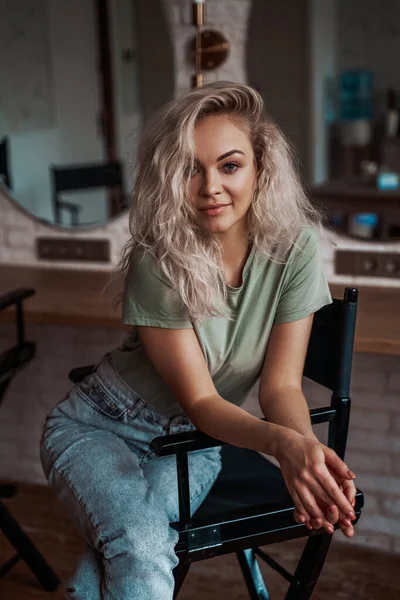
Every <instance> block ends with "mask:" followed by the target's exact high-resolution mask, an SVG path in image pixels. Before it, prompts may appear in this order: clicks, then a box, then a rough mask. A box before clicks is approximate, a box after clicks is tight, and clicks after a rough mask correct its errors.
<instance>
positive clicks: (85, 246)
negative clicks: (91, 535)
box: [0, 0, 400, 600]
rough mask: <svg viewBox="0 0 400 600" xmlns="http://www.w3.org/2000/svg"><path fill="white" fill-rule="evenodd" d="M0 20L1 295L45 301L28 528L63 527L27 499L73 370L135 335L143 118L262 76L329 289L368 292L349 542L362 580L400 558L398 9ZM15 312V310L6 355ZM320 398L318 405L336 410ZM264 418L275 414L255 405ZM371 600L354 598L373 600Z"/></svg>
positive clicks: (69, 2)
mask: <svg viewBox="0 0 400 600" xmlns="http://www.w3.org/2000/svg"><path fill="white" fill-rule="evenodd" d="M198 4H203V5H204V7H205V13H204V14H205V17H204V19H203V20H201V19H200V21H199V19H197V21H196V19H195V18H194V17H193V11H194V10H197V8H196V7H195V9H194V6H195V5H198ZM0 15H1V17H0V294H5V293H6V292H8V291H9V290H11V289H14V288H16V287H26V286H28V287H32V288H34V289H35V290H36V295H35V296H34V297H33V298H32V299H29V300H27V301H26V311H25V316H26V322H27V332H28V334H29V335H30V336H31V337H32V339H34V340H35V341H37V353H36V357H35V359H34V360H32V362H31V363H30V364H29V365H27V366H26V368H24V370H23V371H21V373H20V374H18V377H16V378H15V381H14V382H13V384H12V386H10V388H9V389H8V391H7V394H6V395H5V397H4V399H3V401H2V403H1V405H0V478H1V479H4V480H10V481H14V482H15V481H16V482H18V483H19V488H20V489H21V495H22V500H21V501H20V505H19V509H18V510H20V514H21V519H22V520H23V521H24V522H25V523H26V524H27V527H28V529H29V527H30V528H32V530H33V531H34V530H35V528H36V530H37V532H38V539H39V542H38V543H40V540H42V543H43V544H44V545H46V544H47V543H48V541H46V539H45V538H44V537H43V539H42V537H41V536H42V534H43V536H44V533H43V531H44V529H46V528H48V526H47V525H46V527H45V526H44V525H43V523H42V524H40V525H39V524H38V523H37V522H36V521H35V515H30V513H29V512H26V513H25V512H24V511H25V509H26V506H27V504H28V503H30V502H31V500H30V499H31V498H32V497H33V496H29V494H31V493H34V494H38V496H37V498H38V500H37V501H38V502H41V501H42V500H40V498H44V496H41V494H42V493H44V492H43V490H44V489H45V488H44V483H45V481H44V476H43V473H42V470H41V467H40V463H39V459H38V441H39V437H40V431H41V427H42V424H43V421H44V418H45V415H46V414H47V413H48V411H49V410H50V408H51V407H52V406H54V404H56V402H58V401H59V400H60V399H61V397H62V396H63V394H65V393H66V391H67V390H68V389H69V387H70V383H69V382H68V371H69V370H70V369H71V368H73V367H75V366H80V365H82V364H90V363H93V362H96V361H97V360H98V359H99V358H100V357H101V355H102V354H103V353H104V352H106V351H108V350H109V349H110V348H112V347H113V346H115V345H116V344H117V343H118V342H119V341H120V339H121V336H122V332H121V326H120V316H119V312H118V310H117V309H114V308H112V306H111V301H112V299H113V297H114V296H115V295H116V293H117V292H118V291H120V289H121V282H120V281H119V280H118V278H117V279H114V280H113V282H112V283H111V284H110V283H109V279H110V274H111V273H112V271H113V269H114V268H115V266H116V265H117V262H118V260H119V258H120V254H121V249H122V246H123V244H124V242H125V241H126V240H127V239H128V236H129V231H128V211H129V205H130V190H131V189H132V185H133V182H134V177H135V155H136V147H137V140H138V135H139V134H140V131H141V128H142V126H143V123H144V122H145V120H146V118H147V117H148V116H149V115H151V114H152V113H153V112H154V111H155V110H157V108H159V107H160V106H161V105H163V104H164V103H166V102H168V101H169V100H171V99H173V98H175V97H177V96H179V95H181V94H183V93H185V92H186V91H187V90H189V89H191V88H192V87H193V86H195V85H201V84H202V82H211V81H215V80H230V81H237V82H246V83H249V84H250V85H252V86H254V87H255V88H256V89H257V90H258V91H259V92H260V93H261V94H262V96H263V98H264V101H265V105H266V108H267V110H268V112H269V113H270V114H271V115H272V116H273V118H274V119H275V120H276V122H277V123H278V124H279V126H280V127H281V128H282V129H283V131H284V132H285V133H286V135H287V136H288V137H289V139H290V141H291V143H292V144H293V146H294V148H295V151H296V155H297V159H298V165H299V169H300V171H301V174H302V177H303V182H304V185H305V188H306V191H307V193H308V195H309V197H310V199H311V200H312V202H313V203H315V205H316V206H317V207H318V208H319V209H320V210H321V211H322V212H323V213H324V215H325V229H324V235H323V238H322V258H323V262H324V267H325V271H326V273H327V276H328V279H329V283H330V286H331V291H332V293H333V294H334V295H336V296H338V297H340V296H342V294H343V288H344V286H345V285H353V286H357V287H358V288H359V290H360V308H359V316H358V325H357V334H356V346H355V349H356V352H355V357H354V367H353V410H352V420H351V431H350V434H349V445H348V454H347V461H348V463H349V464H350V466H351V468H353V470H355V471H356V473H357V475H358V479H357V482H358V485H359V487H360V488H361V489H362V490H363V491H364V493H365V497H366V507H365V510H364V512H363V515H362V518H361V519H360V522H359V524H358V526H357V534H356V536H355V538H354V540H352V541H351V543H350V545H349V547H351V549H352V551H353V552H354V553H353V554H351V555H349V556H352V557H353V559H354V561H357V560H358V558H359V556H361V555H357V554H356V553H355V552H356V549H361V550H362V551H365V552H372V554H364V555H362V556H361V558H360V562H359V563H357V564H358V565H359V571H357V573H358V575H357V577H358V579H357V586H361V585H362V583H361V582H362V581H364V579H363V577H364V576H366V572H367V571H368V568H367V566H368V564H369V562H370V561H378V563H379V561H380V560H381V561H382V565H384V564H385V563H386V564H388V565H389V564H391V563H390V561H391V560H392V559H393V560H395V558H396V557H397V559H398V553H400V443H399V439H400V408H399V406H400V405H399V402H398V399H399V394H400V376H399V372H400V358H399V357H400V309H399V307H400V188H399V177H400V118H399V115H400V69H399V60H400V2H399V1H398V0H351V1H350V0H205V2H201V0H199V1H197V2H192V1H191V0H0ZM12 319H13V313H12V312H11V311H10V310H7V311H2V312H0V352H1V350H2V349H6V348H8V347H9V346H10V345H11V343H12V339H13V335H14V329H13V324H12ZM305 386H306V387H305V389H306V392H307V397H308V399H309V402H310V406H318V405H321V406H322V405H324V403H326V402H327V401H328V402H329V398H328V399H327V398H326V397H322V396H321V394H320V391H319V390H317V389H315V388H314V387H310V386H309V385H308V384H307V383H306V384H305ZM247 407H248V410H250V411H252V412H253V413H254V414H258V407H257V398H256V393H254V395H253V396H252V398H250V400H249V403H248V406H247ZM323 433H324V432H323ZM321 435H322V434H321ZM24 486H25V487H24ZM29 486H32V487H29ZM35 486H36V487H35ZM32 490H33V491H32ZM38 490H39V491H38ZM24 494H27V495H24ZM27 498H28V500H27ZM35 498H36V496H35ZM47 501H48V502H51V500H47V496H46V502H47ZM43 502H44V500H43ZM52 510H54V511H55V513H54V514H57V518H56V517H54V522H55V521H56V520H57V519H62V517H61V516H60V513H57V508H52ZM54 531H55V532H56V533H54V535H59V536H61V537H59V538H58V539H62V535H64V533H60V532H59V531H58V530H57V526H56V525H54ZM337 537H339V536H335V542H334V544H335V543H338V544H339V546H340V547H342V546H344V544H347V545H348V541H347V540H345V539H344V537H343V536H341V537H340V539H339V541H338V542H336V538H337ZM342 538H343V539H342ZM65 539H67V538H65ZM71 543H72V542H71ZM75 543H78V542H74V544H75ZM49 547H50V546H49ZM73 547H74V548H75V546H73ZM361 550H360V551H361ZM50 552H51V554H53V550H50ZM68 552H69V550H68ZM71 553H72V554H73V552H72V551H71ZM0 554H1V553H0ZM72 554H71V556H72ZM74 557H75V554H73V559H71V561H72V562H73V560H75V558H74ZM382 557H383V558H382ZM61 558H62V556H61V557H60V561H61ZM339 559H340V552H339V554H338V563H337V569H338V571H335V573H336V575H335V576H334V577H333V576H332V577H333V579H332V581H331V583H332V586H331V587H330V588H329V590H330V591H329V597H332V598H334V597H336V596H333V595H332V594H333V592H332V589H333V587H334V585H335V582H337V580H338V579H339V576H338V573H339V570H340V568H341V567H343V565H341V564H340V560H339ZM61 562H62V561H61ZM328 562H329V558H328ZM378 563H377V564H378ZM69 564H72V563H69ZM354 564H356V563H354ZM379 564H381V563H379ZM393 564H394V563H393ZM21 568H22V567H21ZM62 568H64V567H63V566H61V569H62ZM69 568H72V567H69ZM227 568H228V567H227ZM355 568H356V567H355ZM357 568H358V567H357ZM380 568H381V567H380ZM327 569H328V570H329V567H327ZM382 569H383V566H382ZM362 573H363V574H364V575H361V574H362ZM382 573H383V571H382ZM331 575H332V573H331ZM216 576H217V575H216V573H214V575H213V577H216ZM347 577H351V573H347ZM382 577H383V575H382ZM383 579H385V581H386V583H385V585H388V586H389V587H386V588H384V587H382V586H384V583H383V580H379V578H378V580H374V581H375V584H374V583H373V582H371V581H369V587H368V589H369V590H371V589H372V588H373V587H374V585H375V587H376V588H377V589H378V588H379V589H380V590H383V589H384V590H385V593H386V595H387V598H388V599H390V598H391V597H393V598H395V597H398V595H397V594H398V593H399V590H398V588H396V589H395V587H393V588H392V587H390V586H391V585H393V586H395V585H397V584H395V582H391V578H390V577H389V576H387V577H383ZM394 579H395V578H394ZM388 581H390V583H388ZM377 582H378V583H377ZM331 583H329V585H331ZM2 585H3V583H2V581H0V589H1V586H2ZM357 586H356V587H355V588H354V589H357V590H359V589H361V588H360V587H357ZM371 586H372V588H371ZM328 587H329V586H328ZM5 589H6V588H5ZM10 589H11V588H10ZM327 589H328V588H327ZM354 589H353V590H350V588H346V589H344V588H343V590H342V592H341V593H342V595H338V596H337V597H338V598H342V599H343V598H350V597H355V598H367V597H368V598H369V597H370V596H368V595H366V594H367V591H365V594H364V595H357V593H358V592H354ZM365 590H367V587H366V588H365ZM6 592H7V593H9V594H11V591H9V590H8V588H7V589H6ZM350 592H351V593H353V592H354V595H353V596H350ZM235 593H236V592H235ZM324 593H325V592H324ZM360 593H361V592H360ZM391 593H393V596H391V595H390V594H391ZM327 594H328V592H326V595H325V596H324V595H322V596H321V598H322V597H327ZM346 594H348V595H346ZM8 597H10V598H11V595H10V596H7V597H6V599H5V600H7V599H8ZM12 597H13V598H16V597H17V596H14V595H13V596H12ZM21 597H22V596H21ZM25 597H28V596H24V598H25ZM32 597H33V596H32ZM35 597H36V596H35ZM38 597H39V596H38ZM57 597H58V596H57ZM60 597H61V596H60ZM209 597H210V598H211V595H210V596H209ZM233 597H234V596H233V595H232V598H233ZM235 597H236V596H235ZM241 597H242V596H240V594H239V595H238V596H237V598H241ZM244 597H246V596H243V598H244ZM188 598H189V596H188ZM193 598H195V596H193ZM371 598H372V596H371Z"/></svg>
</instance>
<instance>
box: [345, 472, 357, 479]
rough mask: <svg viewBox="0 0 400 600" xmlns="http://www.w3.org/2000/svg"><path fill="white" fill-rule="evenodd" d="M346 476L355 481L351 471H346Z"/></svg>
mask: <svg viewBox="0 0 400 600" xmlns="http://www.w3.org/2000/svg"><path fill="white" fill-rule="evenodd" d="M347 475H348V476H349V477H351V478H352V479H356V476H355V475H354V473H353V471H347Z"/></svg>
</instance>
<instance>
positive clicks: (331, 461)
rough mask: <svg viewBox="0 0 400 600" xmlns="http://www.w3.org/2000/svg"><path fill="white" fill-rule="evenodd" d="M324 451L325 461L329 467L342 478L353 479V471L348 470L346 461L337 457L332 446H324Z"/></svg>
mask: <svg viewBox="0 0 400 600" xmlns="http://www.w3.org/2000/svg"><path fill="white" fill-rule="evenodd" d="M324 453H325V462H326V464H327V465H329V467H330V468H332V469H334V470H335V471H336V472H337V473H338V474H339V475H340V476H341V477H343V479H350V480H352V479H355V478H356V476H355V474H354V473H353V471H350V469H349V467H348V466H347V465H346V463H345V462H344V461H343V460H342V459H341V458H339V456H338V455H337V454H336V452H335V451H334V450H332V448H328V446H325V447H324Z"/></svg>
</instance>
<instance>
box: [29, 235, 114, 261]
mask: <svg viewBox="0 0 400 600" xmlns="http://www.w3.org/2000/svg"><path fill="white" fill-rule="evenodd" d="M36 255H37V257H38V258H42V259H45V260H58V261H69V260H70V261H75V262H83V261H84V262H108V261H109V260H110V242H109V240H107V239H103V240H94V239H90V238H86V239H85V238H64V237H60V238H56V237H38V238H36Z"/></svg>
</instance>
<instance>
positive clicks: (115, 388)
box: [95, 353, 191, 424]
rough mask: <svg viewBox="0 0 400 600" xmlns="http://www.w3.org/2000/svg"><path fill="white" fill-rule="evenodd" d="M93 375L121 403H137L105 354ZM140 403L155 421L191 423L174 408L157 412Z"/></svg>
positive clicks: (133, 394)
mask: <svg viewBox="0 0 400 600" xmlns="http://www.w3.org/2000/svg"><path fill="white" fill-rule="evenodd" d="M95 373H96V375H97V376H98V377H99V378H100V380H101V381H102V383H103V385H104V386H105V387H106V388H107V389H108V390H109V391H110V392H111V393H112V394H113V395H114V396H116V397H117V398H120V399H121V400H122V402H124V401H125V402H126V403H128V404H131V403H132V402H135V401H137V399H138V394H136V393H135V392H134V391H133V390H132V389H131V388H130V387H129V386H128V385H127V384H126V383H125V382H124V380H123V379H122V377H120V375H119V373H117V371H116V370H115V369H114V367H113V365H112V363H111V358H110V354H109V353H107V354H105V355H104V356H103V358H102V359H101V360H100V362H99V363H98V364H97V365H96V367H95ZM140 401H141V402H144V403H145V404H146V405H147V409H148V410H149V411H152V412H153V413H154V415H157V420H158V421H159V422H162V421H164V420H165V422H166V423H167V422H168V421H170V419H171V418H174V421H175V420H177V419H179V421H181V422H182V424H185V423H186V422H187V423H188V424H190V423H191V421H190V419H189V417H188V416H187V415H182V414H181V413H178V412H177V411H176V408H173V409H171V410H170V411H169V412H168V411H167V412H162V413H161V412H159V411H158V410H157V409H156V408H154V407H153V406H152V405H151V404H149V403H147V402H146V400H145V399H144V398H140Z"/></svg>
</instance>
